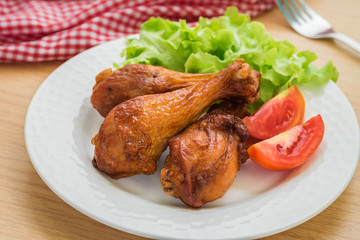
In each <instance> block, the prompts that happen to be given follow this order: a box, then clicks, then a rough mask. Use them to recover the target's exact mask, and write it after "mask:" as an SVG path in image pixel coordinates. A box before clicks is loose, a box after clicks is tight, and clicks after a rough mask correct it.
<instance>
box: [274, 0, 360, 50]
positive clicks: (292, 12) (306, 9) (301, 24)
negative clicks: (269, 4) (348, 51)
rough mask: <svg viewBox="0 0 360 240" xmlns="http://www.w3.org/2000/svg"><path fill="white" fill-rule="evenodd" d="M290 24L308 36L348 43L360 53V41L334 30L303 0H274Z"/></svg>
mask: <svg viewBox="0 0 360 240" xmlns="http://www.w3.org/2000/svg"><path fill="white" fill-rule="evenodd" d="M275 1H276V4H277V5H278V7H279V9H280V11H281V12H282V13H283V15H284V16H285V18H286V20H287V21H288V22H289V24H290V26H291V27H292V28H293V29H294V30H295V31H296V32H298V33H300V34H301V35H303V36H305V37H308V38H333V39H337V40H339V41H341V42H343V43H344V44H346V45H348V46H349V47H351V48H352V49H354V50H355V51H356V52H358V53H359V54H360V43H359V42H357V41H355V40H354V39H352V38H350V37H348V36H346V35H345V34H342V33H339V32H335V31H334V30H333V29H332V26H331V24H330V23H329V22H328V21H326V20H325V19H324V18H323V17H321V16H320V15H319V14H318V13H317V12H315V10H314V9H312V8H311V7H310V6H309V5H308V4H307V3H306V2H305V1H304V0H297V1H296V0H275Z"/></svg>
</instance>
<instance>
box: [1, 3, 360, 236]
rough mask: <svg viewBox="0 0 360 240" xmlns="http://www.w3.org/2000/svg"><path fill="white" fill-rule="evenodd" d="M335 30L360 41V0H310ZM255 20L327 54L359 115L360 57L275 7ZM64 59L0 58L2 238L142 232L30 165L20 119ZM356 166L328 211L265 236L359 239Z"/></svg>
mask: <svg viewBox="0 0 360 240" xmlns="http://www.w3.org/2000/svg"><path fill="white" fill-rule="evenodd" d="M309 2H310V3H311V5H312V6H313V7H314V8H315V9H316V10H317V11H318V12H319V13H320V14H321V15H323V16H324V17H325V18H327V19H328V20H330V22H331V23H332V24H333V26H334V28H335V29H336V30H341V31H342V32H343V33H345V34H348V35H349V36H352V37H353V38H354V39H356V40H357V41H360V31H359V30H360V28H359V25H360V20H359V17H358V14H359V10H360V1H358V0H347V1H335V0H331V1H330V0H311V1H310V0H309ZM256 20H259V21H261V22H263V23H264V24H265V25H266V27H267V29H268V31H269V32H271V33H272V34H273V36H274V38H275V39H277V40H282V39H289V40H290V41H292V42H293V43H295V45H296V46H297V47H298V48H299V49H300V50H305V49H309V50H312V51H315V52H316V53H317V54H318V56H319V58H318V60H317V61H316V62H315V64H316V65H318V66H319V67H320V66H322V65H324V64H325V63H326V62H327V60H329V59H332V60H333V62H334V64H335V65H336V66H337V67H338V70H339V72H340V78H339V81H338V83H337V84H338V86H339V87H340V89H341V90H342V91H343V92H344V93H345V95H346V96H347V98H348V99H349V101H350V103H351V104H352V106H353V108H354V109H355V112H356V115H357V117H358V119H360V94H359V90H360V56H359V55H356V54H354V52H352V51H350V50H349V49H348V48H346V47H344V46H343V45H341V44H339V43H336V42H333V41H331V40H310V39H306V38H303V37H301V36H299V35H298V34H296V33H295V32H294V31H293V30H292V29H290V27H289V26H288V25H287V23H286V22H285V20H284V18H283V16H282V15H281V14H280V12H279V11H278V10H277V9H274V10H272V11H270V12H268V13H266V14H264V15H262V16H260V17H258V18H257V19H256ZM61 63H62V61H53V62H42V63H19V64H6V63H1V64H0V133H1V134H0V239H72V240H74V239H87V240H90V239H137V240H138V239H144V238H142V237H138V236H134V235H131V234H128V233H125V232H121V231H118V230H115V229H113V228H110V227H108V226H106V225H103V224H101V223H99V222H97V221H95V220H92V219H91V218H89V217H87V216H85V215H83V214H82V213H80V212H78V211H77V210H75V209H73V208H72V207H70V206H69V205H68V204H66V203H65V202H64V201H63V200H61V199H60V198H59V197H58V196H57V195H55V194H54V193H53V192H52V191H51V190H50V189H49V188H48V187H47V185H45V183H44V182H43V181H42V180H41V179H40V177H39V176H38V174H37V173H36V171H35V169H34V168H33V166H32V164H31V162H30V159H29V156H28V154H27V150H26V148H25V142H24V121H25V116H26V110H27V108H28V105H29V103H30V101H31V98H32V96H33V94H34V93H35V91H36V90H37V88H38V87H39V86H40V84H41V83H42V82H43V81H44V80H45V78H46V77H47V76H48V75H49V74H50V73H51V72H52V71H53V70H54V69H55V68H57V67H58V66H59V65H60V64H61ZM359 200H360V170H359V168H358V169H357V170H356V172H355V175H354V177H353V179H352V181H351V182H350V184H349V185H348V187H347V188H346V190H345V191H344V193H343V194H342V195H341V196H340V197H339V198H338V199H337V200H336V201H335V202H334V203H333V204H332V205H331V206H330V207H328V208H327V209H326V210H325V211H323V212H322V213H320V214H319V215H317V216H316V217H314V218H312V219H311V220H309V221H307V222H305V223H303V224H301V225H299V226H297V227H295V228H293V229H290V230H288V231H285V232H282V233H279V234H276V235H273V236H270V237H266V238H265V239H268V240H274V239H295V238H296V239H297V238H300V239H326V240H328V239H332V240H333V239H359V238H360V227H359V226H360V203H359V202H360V201H359Z"/></svg>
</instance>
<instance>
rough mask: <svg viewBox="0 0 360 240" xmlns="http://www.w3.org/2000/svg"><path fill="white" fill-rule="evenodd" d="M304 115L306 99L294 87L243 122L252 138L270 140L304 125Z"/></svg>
mask: <svg viewBox="0 0 360 240" xmlns="http://www.w3.org/2000/svg"><path fill="white" fill-rule="evenodd" d="M304 113H305V101H304V98H303V96H302V95H301V92H300V91H299V89H298V88H297V87H296V85H294V86H291V87H290V88H289V89H288V90H287V91H285V92H282V93H280V94H278V95H277V96H275V97H274V98H272V99H271V100H269V101H268V102H266V103H265V104H264V105H262V106H261V108H260V109H259V110H258V111H257V112H256V113H255V114H253V115H251V116H249V117H245V118H244V119H243V120H244V123H245V125H246V126H247V128H248V131H249V134H250V136H252V137H254V138H257V139H268V138H270V137H273V136H276V135H278V134H279V133H281V132H284V131H286V130H288V129H290V128H292V127H294V126H296V125H298V124H300V123H302V121H303V119H304Z"/></svg>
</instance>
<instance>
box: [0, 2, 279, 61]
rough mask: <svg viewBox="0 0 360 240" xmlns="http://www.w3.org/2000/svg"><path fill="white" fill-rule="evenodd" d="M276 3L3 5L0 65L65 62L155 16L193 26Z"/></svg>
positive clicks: (0, 12)
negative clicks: (205, 19)
mask: <svg viewBox="0 0 360 240" xmlns="http://www.w3.org/2000/svg"><path fill="white" fill-rule="evenodd" d="M274 5H275V2H274V0H95V1H94V0H69V1H66V0H63V1H59V0H58V1H56V0H48V1H44V0H42V1H40V0H0V62H39V61H48V60H61V59H67V58H70V57H71V56H74V55H76V54H77V53H79V52H82V51H84V50H86V49H88V48H90V47H93V46H95V45H98V44H101V43H104V42H106V41H110V40H114V39H117V38H120V37H124V36H127V35H129V34H134V33H138V32H139V30H140V26H141V24H142V23H143V22H145V21H146V20H148V19H149V18H150V17H151V16H155V17H163V18H167V19H171V20H178V19H186V20H187V22H188V23H195V22H196V21H197V20H198V18H199V16H204V17H216V16H220V15H223V14H224V12H225V9H226V8H227V7H229V6H236V7H237V8H238V10H239V12H241V13H245V14H249V15H250V16H251V17H255V16H258V15H259V14H261V13H263V12H265V11H267V10H269V9H271V8H272V7H273V6H274Z"/></svg>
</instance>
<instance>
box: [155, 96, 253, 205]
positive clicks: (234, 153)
mask: <svg viewBox="0 0 360 240" xmlns="http://www.w3.org/2000/svg"><path fill="white" fill-rule="evenodd" d="M236 105H238V104H234V103H231V102H228V101H226V102H224V103H222V104H221V107H224V108H223V109H221V108H219V107H220V106H219V107H218V108H216V109H215V110H214V111H211V112H210V113H209V114H207V115H205V116H204V117H203V118H201V119H200V120H199V121H197V122H196V123H194V124H192V125H191V126H189V127H188V128H186V130H185V131H183V132H182V133H180V134H178V135H176V136H175V137H173V138H171V139H170V141H169V149H170V152H169V155H168V156H167V158H166V160H165V165H164V168H163V169H162V170H161V174H160V178H161V183H162V186H163V190H164V191H165V193H166V194H168V195H170V196H173V197H175V198H180V199H181V200H182V201H183V202H184V203H185V204H187V205H188V206H190V207H201V206H202V205H203V204H205V203H207V202H210V201H214V200H216V199H218V198H221V197H222V196H223V195H224V194H225V193H226V192H227V190H228V189H229V187H230V186H231V185H232V183H233V181H234V179H235V177H236V174H237V172H238V171H239V169H240V165H241V163H242V162H245V161H246V160H247V159H248V154H247V152H246V149H247V146H246V140H247V138H248V132H247V129H246V126H245V124H244V123H243V122H242V120H241V119H240V118H239V117H238V116H235V115H233V114H229V113H227V112H230V113H238V114H240V115H241V114H242V113H243V111H242V107H237V108H235V106H236ZM236 110H240V111H239V112H236Z"/></svg>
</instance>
